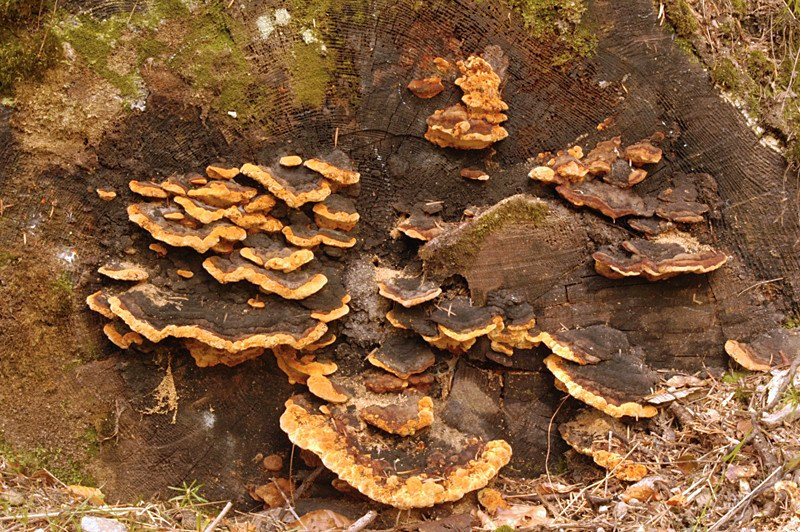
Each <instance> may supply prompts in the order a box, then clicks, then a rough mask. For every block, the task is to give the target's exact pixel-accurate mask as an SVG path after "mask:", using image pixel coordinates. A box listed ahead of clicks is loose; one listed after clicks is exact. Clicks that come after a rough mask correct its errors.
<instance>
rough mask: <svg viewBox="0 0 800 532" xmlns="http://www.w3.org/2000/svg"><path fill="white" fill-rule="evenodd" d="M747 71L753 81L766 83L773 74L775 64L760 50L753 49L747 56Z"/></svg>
mask: <svg viewBox="0 0 800 532" xmlns="http://www.w3.org/2000/svg"><path fill="white" fill-rule="evenodd" d="M747 73H748V74H750V77H751V78H753V80H754V81H756V82H759V83H768V82H769V81H770V80H771V79H772V78H773V76H774V74H775V65H774V63H773V62H772V60H771V59H770V58H769V57H767V56H766V54H765V53H764V52H762V51H761V50H753V51H751V52H750V55H748V56H747Z"/></svg>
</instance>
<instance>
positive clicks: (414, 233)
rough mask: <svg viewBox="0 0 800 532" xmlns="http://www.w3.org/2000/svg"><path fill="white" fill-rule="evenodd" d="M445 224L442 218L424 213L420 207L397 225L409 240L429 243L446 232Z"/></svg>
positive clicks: (412, 210) (414, 209)
mask: <svg viewBox="0 0 800 532" xmlns="http://www.w3.org/2000/svg"><path fill="white" fill-rule="evenodd" d="M444 228H445V224H444V222H443V221H442V218H441V217H440V216H435V215H432V214H428V213H426V212H424V211H423V210H422V209H421V208H419V207H414V208H413V209H411V213H410V215H409V216H408V217H406V218H403V219H402V220H400V222H399V223H398V224H397V230H398V231H400V232H401V233H403V234H404V235H406V236H407V237H409V238H413V239H416V240H422V241H423V242H427V241H428V240H432V239H434V238H436V237H437V236H439V235H440V234H441V233H442V231H444Z"/></svg>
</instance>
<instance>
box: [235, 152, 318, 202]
mask: <svg viewBox="0 0 800 532" xmlns="http://www.w3.org/2000/svg"><path fill="white" fill-rule="evenodd" d="M242 173H243V174H244V175H246V176H247V177H249V178H251V179H253V180H254V181H257V182H258V183H259V184H260V185H262V186H263V187H265V188H266V189H267V190H269V191H270V192H271V193H272V194H273V195H274V196H275V197H277V198H279V199H282V200H283V201H284V202H285V203H286V205H288V206H289V207H291V208H293V209H297V208H298V207H301V206H303V205H305V204H306V203H309V202H319V201H322V200H324V199H325V198H327V197H328V196H330V194H331V186H330V183H329V182H328V180H326V179H325V178H324V177H322V176H321V175H320V174H318V173H316V172H313V171H311V170H309V169H307V168H305V167H304V166H295V167H286V166H281V165H280V164H275V165H273V166H270V167H266V166H260V165H255V164H251V163H246V164H245V165H243V166H242Z"/></svg>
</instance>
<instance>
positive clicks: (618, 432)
mask: <svg viewBox="0 0 800 532" xmlns="http://www.w3.org/2000/svg"><path fill="white" fill-rule="evenodd" d="M558 431H559V432H560V433H561V437H562V438H564V441H565V442H567V444H568V445H569V446H570V447H572V448H573V449H575V450H576V451H577V452H579V453H581V454H583V455H586V456H590V457H591V458H592V460H594V463H596V464H597V465H599V466H600V467H602V468H604V469H606V470H608V471H612V472H613V474H614V476H615V477H617V478H618V479H619V480H625V481H628V482H638V481H639V480H641V479H643V478H644V477H645V476H646V475H647V467H646V466H645V465H644V464H642V463H640V462H639V460H641V459H642V458H644V457H643V456H639V454H640V453H636V449H635V448H634V447H632V445H631V442H630V439H629V438H628V435H629V434H630V433H629V431H628V430H627V428H626V427H625V425H623V424H622V423H621V422H620V421H619V420H617V419H614V418H611V417H608V416H607V415H605V414H603V413H602V412H598V411H597V410H588V409H587V410H582V411H581V412H579V413H578V414H577V415H576V416H575V417H574V418H573V419H572V420H570V421H567V422H566V423H562V424H561V425H560V426H559V427H558ZM636 458H638V459H639V460H636Z"/></svg>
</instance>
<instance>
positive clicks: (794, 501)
mask: <svg viewBox="0 0 800 532" xmlns="http://www.w3.org/2000/svg"><path fill="white" fill-rule="evenodd" d="M780 492H784V493H786V494H787V495H788V496H789V507H790V508H791V510H792V511H793V512H794V513H795V515H800V488H798V487H797V482H793V481H791V480H781V481H779V482H776V483H775V493H776V494H778V493H780Z"/></svg>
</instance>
